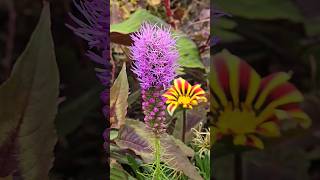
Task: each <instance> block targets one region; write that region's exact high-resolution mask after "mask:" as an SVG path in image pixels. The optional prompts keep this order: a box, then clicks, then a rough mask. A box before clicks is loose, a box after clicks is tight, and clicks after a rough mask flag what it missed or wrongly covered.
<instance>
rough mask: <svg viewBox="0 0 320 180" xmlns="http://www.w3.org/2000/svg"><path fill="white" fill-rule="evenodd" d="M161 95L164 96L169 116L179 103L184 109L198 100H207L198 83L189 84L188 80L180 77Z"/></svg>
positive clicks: (196, 103)
mask: <svg viewBox="0 0 320 180" xmlns="http://www.w3.org/2000/svg"><path fill="white" fill-rule="evenodd" d="M162 96H163V97H165V98H166V103H167V104H168V106H167V110H168V112H169V114H170V115H171V116H172V115H173V113H174V111H175V110H176V109H177V108H178V107H179V105H181V106H182V108H185V109H192V107H193V106H196V105H198V103H199V102H202V101H203V102H206V101H207V98H206V97H205V91H204V90H203V89H202V88H201V85H200V84H196V85H194V86H191V85H190V84H189V82H188V81H186V80H184V79H182V78H178V79H175V80H174V82H173V86H172V87H171V88H169V90H168V91H167V92H165V93H164V94H163V95H162Z"/></svg>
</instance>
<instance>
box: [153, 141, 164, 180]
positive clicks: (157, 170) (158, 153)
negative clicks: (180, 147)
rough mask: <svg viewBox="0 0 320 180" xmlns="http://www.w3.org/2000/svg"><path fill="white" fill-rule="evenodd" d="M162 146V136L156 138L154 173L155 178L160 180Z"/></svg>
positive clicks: (154, 179)
mask: <svg viewBox="0 0 320 180" xmlns="http://www.w3.org/2000/svg"><path fill="white" fill-rule="evenodd" d="M160 163H161V146H160V138H159V137H156V138H155V162H154V164H155V166H156V168H155V171H154V173H153V180H160V177H161V174H162V172H161V164H160Z"/></svg>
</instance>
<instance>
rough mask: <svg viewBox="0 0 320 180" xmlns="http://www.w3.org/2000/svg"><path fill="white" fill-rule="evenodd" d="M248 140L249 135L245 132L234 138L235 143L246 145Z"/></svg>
mask: <svg viewBox="0 0 320 180" xmlns="http://www.w3.org/2000/svg"><path fill="white" fill-rule="evenodd" d="M246 142H247V137H246V136H245V135H244V134H238V135H235V137H234V138H233V144H235V145H245V144H246Z"/></svg>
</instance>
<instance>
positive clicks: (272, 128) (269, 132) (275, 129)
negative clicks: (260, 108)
mask: <svg viewBox="0 0 320 180" xmlns="http://www.w3.org/2000/svg"><path fill="white" fill-rule="evenodd" d="M257 133H258V134H260V135H262V136H266V137H279V136H280V128H279V125H278V124H276V123H275V122H274V121H268V122H265V123H262V124H261V125H259V127H258V128H257Z"/></svg>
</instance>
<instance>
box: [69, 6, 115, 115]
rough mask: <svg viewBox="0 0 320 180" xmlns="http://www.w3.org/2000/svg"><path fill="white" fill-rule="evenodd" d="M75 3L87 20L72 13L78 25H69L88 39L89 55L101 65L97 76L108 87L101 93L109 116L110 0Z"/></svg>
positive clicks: (106, 113) (76, 32) (104, 108)
mask: <svg viewBox="0 0 320 180" xmlns="http://www.w3.org/2000/svg"><path fill="white" fill-rule="evenodd" d="M74 5H75V6H76V8H77V9H78V10H79V11H80V12H81V14H82V15H83V17H84V18H85V19H86V22H83V21H81V20H80V19H78V18H76V17H75V16H73V15H72V14H70V17H71V19H72V20H73V21H74V22H75V23H76V24H77V27H73V26H70V25H67V27H69V28H70V29H71V30H73V31H74V33H75V34H77V35H78V36H80V37H81V38H83V39H85V40H87V41H88V46H89V49H90V50H88V52H87V56H88V57H89V58H90V59H91V60H92V61H94V62H96V63H98V64H100V65H101V67H102V68H97V77H98V78H99V80H100V82H101V83H102V85H104V86H105V87H106V89H105V90H104V91H103V92H102V93H101V99H102V101H103V102H104V104H105V106H104V107H103V114H104V115H105V117H106V118H108V116H109V115H108V109H109V108H108V106H109V89H110V80H111V74H110V72H111V70H110V69H111V64H110V62H109V54H110V53H109V50H110V47H109V29H110V25H109V19H110V18H109V17H110V11H109V7H110V1H106V0H86V1H82V0H80V2H79V3H76V2H75V1H74Z"/></svg>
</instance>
